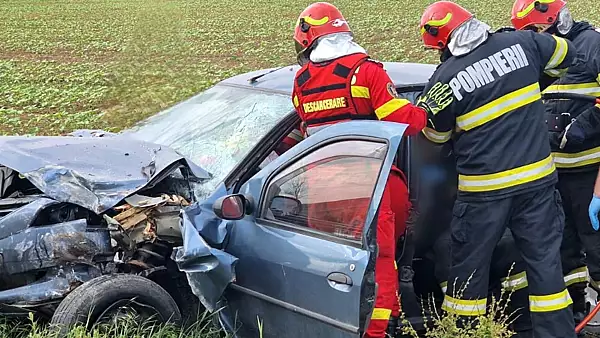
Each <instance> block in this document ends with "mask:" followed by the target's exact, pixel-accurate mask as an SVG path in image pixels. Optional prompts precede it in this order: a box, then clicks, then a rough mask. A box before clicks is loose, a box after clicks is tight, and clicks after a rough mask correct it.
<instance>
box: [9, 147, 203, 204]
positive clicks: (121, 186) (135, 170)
mask: <svg viewBox="0 0 600 338" xmlns="http://www.w3.org/2000/svg"><path fill="white" fill-rule="evenodd" d="M0 149H2V152H0V164H1V165H4V166H6V167H8V168H11V169H13V170H15V171H17V172H19V173H20V174H21V175H23V176H24V177H25V178H27V179H28V180H29V181H31V183H33V184H34V185H35V186H36V187H37V188H38V189H39V190H41V191H42V192H43V193H44V194H45V195H46V196H48V197H50V198H53V199H55V200H57V201H60V202H69V203H73V204H77V205H80V206H82V207H84V208H87V209H89V210H92V211H94V212H96V213H98V214H100V213H102V212H104V211H106V210H108V209H110V208H112V207H114V206H115V205H117V204H118V203H119V202H121V201H122V200H123V199H125V198H126V197H128V196H130V195H132V194H134V193H136V192H137V191H139V190H141V189H144V188H148V187H151V186H152V185H153V184H155V183H156V182H158V181H160V180H161V179H162V178H163V177H164V176H165V175H167V174H169V173H170V172H172V171H174V170H175V169H176V168H177V167H178V166H179V165H181V166H183V167H186V168H188V169H189V172H190V174H191V175H192V176H193V177H195V178H196V179H200V180H208V179H210V178H211V175H210V174H209V173H208V172H206V171H204V170H203V169H201V168H200V167H198V166H197V165H195V164H194V163H192V162H190V161H188V160H187V159H185V158H184V157H183V156H182V155H180V154H179V153H177V152H176V151H174V150H172V149H170V148H168V147H164V146H160V145H156V144H153V143H147V142H143V141H139V140H134V139H130V138H126V137H122V136H115V137H108V138H105V137H20V136H4V137H0Z"/></svg>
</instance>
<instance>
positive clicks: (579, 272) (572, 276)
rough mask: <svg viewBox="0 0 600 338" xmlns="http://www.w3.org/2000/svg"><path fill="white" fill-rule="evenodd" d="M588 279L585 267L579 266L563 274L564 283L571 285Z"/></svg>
mask: <svg viewBox="0 0 600 338" xmlns="http://www.w3.org/2000/svg"><path fill="white" fill-rule="evenodd" d="M587 281H588V269H587V267H585V266H584V267H581V268H579V269H575V270H573V271H571V272H569V273H568V274H567V275H566V276H565V285H566V286H571V285H573V284H576V283H584V282H587Z"/></svg>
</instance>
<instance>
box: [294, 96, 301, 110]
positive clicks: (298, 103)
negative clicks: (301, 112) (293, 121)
mask: <svg viewBox="0 0 600 338" xmlns="http://www.w3.org/2000/svg"><path fill="white" fill-rule="evenodd" d="M299 105H300V102H298V96H296V95H294V107H296V108H298V106H299Z"/></svg>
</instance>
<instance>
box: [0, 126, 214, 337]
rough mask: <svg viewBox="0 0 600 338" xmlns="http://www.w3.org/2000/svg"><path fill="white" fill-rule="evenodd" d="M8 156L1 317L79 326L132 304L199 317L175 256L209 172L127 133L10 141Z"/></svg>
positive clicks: (165, 316)
mask: <svg viewBox="0 0 600 338" xmlns="http://www.w3.org/2000/svg"><path fill="white" fill-rule="evenodd" d="M0 149H2V151H0V314H2V315H22V314H25V313H28V312H30V311H33V312H36V313H37V314H39V315H41V316H43V317H47V318H51V322H52V323H56V324H65V325H71V324H73V323H75V322H88V321H89V322H90V323H96V322H97V321H98V320H108V319H110V318H113V317H114V316H115V315H117V314H118V313H120V311H122V309H123V308H125V307H127V309H128V311H131V310H132V309H133V310H135V312H136V313H138V314H140V315H147V316H156V315H158V316H159V317H160V319H161V320H173V321H180V320H181V319H182V316H181V313H182V312H189V309H190V306H193V302H189V299H190V295H191V293H190V290H189V287H188V285H187V283H186V280H185V276H184V275H183V274H182V273H179V271H178V269H177V267H176V265H175V263H174V262H173V260H172V259H171V253H172V251H173V248H174V247H177V246H180V245H181V244H182V237H181V232H180V227H179V212H180V210H181V208H182V207H185V206H188V205H189V204H190V203H193V202H194V201H195V197H194V193H193V191H194V188H193V187H194V185H195V184H201V183H202V182H205V181H207V180H210V179H211V176H210V174H209V173H208V172H206V171H204V170H202V169H201V168H199V167H198V166H196V165H195V164H194V163H192V162H191V161H189V160H187V159H186V158H185V157H183V156H182V155H180V154H179V153H177V152H176V151H174V150H172V149H170V148H168V147H166V146H162V145H157V144H153V143H149V142H145V141H140V140H136V139H133V138H129V137H127V138H125V139H123V137H121V136H120V135H119V136H117V137H111V138H100V137H81V138H79V137H60V136H57V137H0ZM182 277H183V278H182ZM86 282H87V283H86ZM82 284H83V286H82ZM186 292H187V293H186ZM132 297H136V302H135V303H133V302H131V301H130V299H131V298H132ZM125 305H127V306H125Z"/></svg>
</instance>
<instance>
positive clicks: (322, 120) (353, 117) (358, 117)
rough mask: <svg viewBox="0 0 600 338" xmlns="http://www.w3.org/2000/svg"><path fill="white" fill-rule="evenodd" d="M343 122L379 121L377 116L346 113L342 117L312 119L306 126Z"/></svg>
mask: <svg viewBox="0 0 600 338" xmlns="http://www.w3.org/2000/svg"><path fill="white" fill-rule="evenodd" d="M343 120H377V117H376V116H375V115H358V114H351V113H346V114H340V115H335V116H328V117H321V118H316V119H310V120H307V121H306V125H307V126H312V125H315V124H321V123H327V122H335V121H343Z"/></svg>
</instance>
